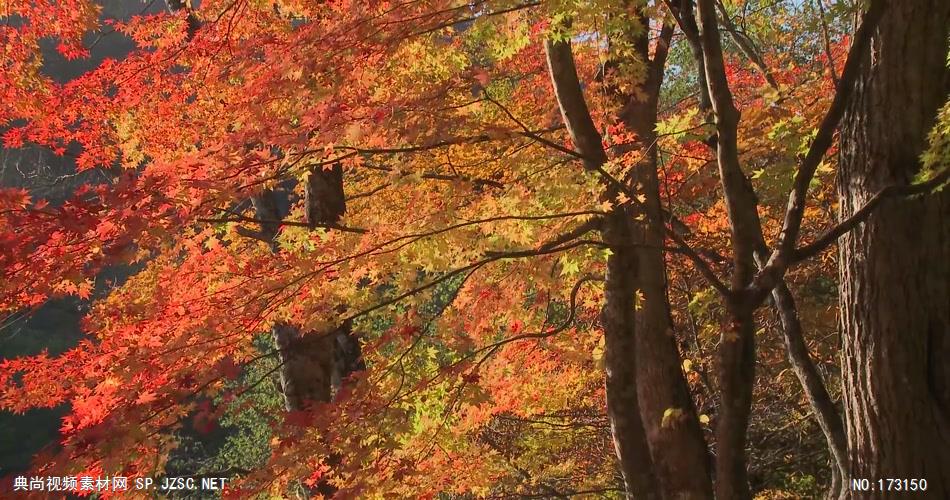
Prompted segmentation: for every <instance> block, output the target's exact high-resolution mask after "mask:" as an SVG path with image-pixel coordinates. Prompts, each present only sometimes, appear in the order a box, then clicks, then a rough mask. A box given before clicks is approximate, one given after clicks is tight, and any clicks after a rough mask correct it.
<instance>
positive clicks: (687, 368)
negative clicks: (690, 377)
mask: <svg viewBox="0 0 950 500" xmlns="http://www.w3.org/2000/svg"><path fill="white" fill-rule="evenodd" d="M692 369H693V362H692V361H690V360H688V359H684V360H683V371H684V372H689V371H690V370H692Z"/></svg>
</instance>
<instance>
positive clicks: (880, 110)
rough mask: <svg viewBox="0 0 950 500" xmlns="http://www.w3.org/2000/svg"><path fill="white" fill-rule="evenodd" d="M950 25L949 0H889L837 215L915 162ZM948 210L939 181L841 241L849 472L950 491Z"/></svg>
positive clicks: (850, 113) (852, 126) (851, 115)
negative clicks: (936, 188)
mask: <svg viewBox="0 0 950 500" xmlns="http://www.w3.org/2000/svg"><path fill="white" fill-rule="evenodd" d="M948 26H950V2H947V1H946V0H901V1H893V2H890V3H889V6H888V11H887V13H886V15H885V16H884V18H883V20H882V21H881V23H880V25H879V27H878V30H877V32H876V33H875V35H874V39H873V42H872V48H873V50H872V53H871V54H870V56H869V60H867V61H866V62H865V64H864V66H863V69H862V74H861V77H860V78H859V81H858V85H857V88H856V90H855V93H854V95H853V96H852V99H851V101H850V103H849V105H848V109H847V112H846V114H845V117H844V122H843V124H842V130H841V157H840V167H839V174H838V192H839V197H840V198H839V199H840V216H841V217H842V219H843V218H846V217H848V216H849V215H851V214H852V213H854V212H855V211H856V210H858V209H859V208H860V207H861V206H862V205H863V204H864V203H865V202H867V201H868V200H869V199H870V198H871V197H872V196H873V195H874V193H876V192H877V191H879V190H880V189H882V188H884V187H886V186H889V185H906V184H908V183H911V182H912V181H913V179H914V176H915V175H916V174H917V172H918V171H919V169H920V163H919V156H920V154H921V152H922V150H923V149H924V147H925V144H926V134H927V132H928V131H929V129H930V128H931V126H932V125H933V122H934V118H935V115H936V112H937V110H938V108H939V107H940V105H941V104H943V102H944V100H945V99H946V98H947V90H948V84H950V72H948V70H947V65H946V57H947V36H948V32H947V29H948ZM948 221H950V191H948V190H946V189H945V190H943V191H942V192H940V193H935V194H932V195H928V196H923V197H920V198H910V199H897V198H895V199H889V200H887V201H884V202H883V203H881V205H880V206H878V207H877V209H876V210H875V211H874V212H873V213H872V214H871V215H870V217H868V219H867V220H866V222H865V223H864V224H862V225H860V226H858V227H857V228H856V229H855V230H853V231H852V232H850V233H849V234H847V235H845V236H844V237H843V238H842V239H841V240H840V242H839V253H840V259H839V274H840V280H841V285H840V303H841V330H842V342H843V359H842V376H843V391H844V401H845V416H846V418H845V423H846V429H847V437H848V452H849V455H850V478H846V482H848V483H849V482H850V479H852V478H854V479H870V480H871V481H872V483H873V482H874V481H875V480H876V479H878V478H885V479H887V478H899V479H912V478H921V479H926V481H927V494H926V496H927V498H950V368H948V367H950V364H948V362H947V360H948V359H950V339H948V335H950V307H948V304H950V293H948V292H950V272H948V265H950V264H948V263H950V223H948ZM853 495H854V496H855V497H858V498H891V497H892V496H894V495H896V493H893V492H888V491H880V490H878V491H873V492H861V493H857V492H854V493H853Z"/></svg>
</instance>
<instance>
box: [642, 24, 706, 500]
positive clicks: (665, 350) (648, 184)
mask: <svg viewBox="0 0 950 500" xmlns="http://www.w3.org/2000/svg"><path fill="white" fill-rule="evenodd" d="M642 45H643V49H645V48H646V43H645V40H644V43H643V44H642ZM648 83H653V84H652V85H649V88H648V89H647V92H648V96H647V98H646V99H645V100H643V101H635V102H631V103H630V104H629V105H628V106H627V108H626V109H625V111H626V112H627V113H626V115H625V116H624V121H625V123H626V125H627V128H628V129H629V130H630V131H632V132H634V133H635V134H637V137H638V142H639V146H640V147H641V148H643V149H645V151H643V153H642V160H641V161H640V164H638V165H637V166H636V167H634V168H633V171H632V173H633V181H632V182H628V183H627V184H628V185H639V186H641V189H642V193H641V194H643V195H644V196H645V201H644V203H643V206H642V210H644V211H645V212H646V213H645V214H644V217H642V222H638V223H637V224H636V225H635V230H634V232H633V234H632V238H631V240H630V242H631V243H632V244H633V246H634V248H635V250H634V252H635V253H636V255H637V262H638V264H639V265H638V266H637V267H636V269H635V271H634V274H635V283H634V286H635V288H636V289H637V290H639V292H640V297H641V301H640V303H639V304H638V307H637V311H636V322H637V325H636V354H637V392H638V395H639V399H640V414H641V416H642V420H643V423H644V428H645V430H646V433H647V441H648V443H649V445H650V451H651V455H652V457H653V464H654V468H655V471H656V475H657V479H658V480H659V483H660V486H661V489H662V490H663V493H664V495H665V497H666V498H675V499H701V498H712V479H711V471H710V468H709V465H710V463H709V459H710V456H709V451H708V448H707V446H706V440H705V438H704V437H703V431H702V428H701V427H700V425H699V419H698V416H697V414H696V408H695V405H694V403H693V397H692V395H691V394H690V392H689V386H688V385H687V383H686V379H685V378H684V376H683V370H682V367H681V366H682V358H681V356H680V353H679V350H678V349H677V347H676V341H675V338H674V337H673V326H672V320H671V317H670V310H669V301H668V300H667V290H666V286H667V283H666V259H665V256H664V251H663V245H664V243H665V237H664V235H665V233H666V228H665V221H664V217H663V211H662V205H661V202H660V186H659V178H658V175H657V164H658V163H657V150H656V147H655V142H654V141H655V140H656V131H655V129H656V116H657V102H658V100H659V99H658V98H659V96H658V93H659V82H648ZM634 99H636V98H634Z"/></svg>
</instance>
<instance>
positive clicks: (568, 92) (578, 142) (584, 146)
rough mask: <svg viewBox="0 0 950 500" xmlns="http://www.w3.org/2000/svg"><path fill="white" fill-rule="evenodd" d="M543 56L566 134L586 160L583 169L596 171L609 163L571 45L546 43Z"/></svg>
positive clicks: (561, 42) (558, 42)
mask: <svg viewBox="0 0 950 500" xmlns="http://www.w3.org/2000/svg"><path fill="white" fill-rule="evenodd" d="M544 53H545V55H546V57H547V63H548V73H549V74H550V76H551V83H552V84H553V85H554V95H555V96H556V97H557V102H558V108H559V109H560V110H561V117H562V118H563V120H564V125H565V126H566V127H567V132H568V134H570V136H571V140H572V141H574V146H575V147H576V148H577V150H578V152H579V153H580V156H581V157H582V158H583V159H584V168H586V169H587V170H596V169H597V168H598V167H600V166H601V165H603V164H604V163H607V153H606V152H604V146H603V138H602V137H601V136H600V132H598V131H597V128H596V127H595V126H594V120H593V119H591V117H590V111H589V110H588V108H587V102H586V101H585V100H584V93H583V91H582V90H581V83H580V80H579V79H578V77H577V68H576V67H575V66H574V54H573V52H572V51H571V42H569V41H554V40H550V39H549V40H545V42H544Z"/></svg>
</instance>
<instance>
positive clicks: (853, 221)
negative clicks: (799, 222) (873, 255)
mask: <svg viewBox="0 0 950 500" xmlns="http://www.w3.org/2000/svg"><path fill="white" fill-rule="evenodd" d="M948 180H950V170H948V169H944V170H943V171H942V172H940V173H939V174H937V175H936V176H934V177H933V178H932V179H930V180H929V181H926V182H919V183H917V184H908V185H892V186H887V187H886V188H884V189H882V190H880V191H878V192H877V193H875V195H874V196H872V197H871V199H870V200H868V201H867V203H865V204H864V206H862V207H861V208H859V209H858V210H857V211H856V212H854V213H853V214H851V216H850V217H848V218H847V219H845V220H843V221H841V222H839V223H838V224H837V225H835V226H834V227H832V228H831V229H828V230H827V231H825V232H824V233H823V234H822V235H821V236H819V237H818V238H817V239H816V240H815V241H813V242H811V243H809V244H807V245H804V246H802V247H799V248H798V249H796V250H795V251H794V253H793V257H792V259H791V260H792V262H793V263H795V262H801V261H803V260H806V259H809V258H811V257H814V256H815V255H818V254H819V253H821V252H822V251H823V250H824V249H826V248H828V247H829V246H831V244H832V243H835V242H836V241H837V240H838V238H840V237H841V236H843V235H844V234H845V233H847V232H849V231H851V230H852V229H854V228H855V227H857V225H858V224H860V223H862V222H864V221H865V220H867V218H868V216H869V215H871V213H872V212H873V211H874V209H875V208H877V207H878V205H880V204H881V203H883V202H884V200H886V199H888V198H893V197H898V196H914V195H918V194H926V193H929V192H931V191H933V190H934V189H935V188H937V187H939V186H940V185H941V184H943V183H945V182H947V181H948Z"/></svg>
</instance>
